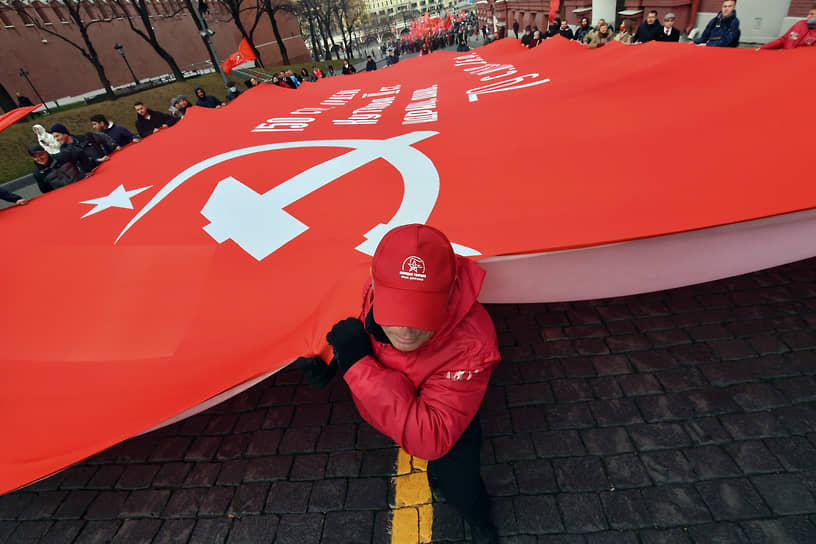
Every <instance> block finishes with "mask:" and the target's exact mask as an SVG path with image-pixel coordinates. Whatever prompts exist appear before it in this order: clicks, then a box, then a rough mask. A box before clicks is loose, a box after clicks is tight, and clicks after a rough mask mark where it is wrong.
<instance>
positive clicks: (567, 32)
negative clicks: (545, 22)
mask: <svg viewBox="0 0 816 544" xmlns="http://www.w3.org/2000/svg"><path fill="white" fill-rule="evenodd" d="M558 33H559V34H560V35H562V36H564V37H565V38H566V39H568V40H571V39H573V38H574V37H575V34H573V32H572V29H571V28H570V26H569V23H567V21H566V19H565V20H563V21H561V26H560V27H559V28H558Z"/></svg>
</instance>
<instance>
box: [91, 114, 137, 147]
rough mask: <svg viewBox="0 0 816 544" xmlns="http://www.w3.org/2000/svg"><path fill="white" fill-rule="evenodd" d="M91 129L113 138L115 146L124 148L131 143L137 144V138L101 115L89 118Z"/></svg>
mask: <svg viewBox="0 0 816 544" xmlns="http://www.w3.org/2000/svg"><path fill="white" fill-rule="evenodd" d="M91 127H92V128H93V129H94V131H95V132H103V133H105V134H107V135H108V136H110V137H111V138H113V141H114V142H116V145H117V146H119V147H125V146H126V145H128V144H129V143H131V142H138V141H139V138H138V137H137V136H135V135H134V134H133V133H132V132H130V131H129V130H128V129H126V128H125V127H123V126H122V125H117V124H115V123H114V122H113V121H108V120H107V118H106V117H105V116H104V115H102V114H101V113H97V114H96V115H93V116H91Z"/></svg>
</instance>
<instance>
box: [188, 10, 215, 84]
mask: <svg viewBox="0 0 816 544" xmlns="http://www.w3.org/2000/svg"><path fill="white" fill-rule="evenodd" d="M193 1H196V0H193ZM184 5H185V7H186V8H187V11H189V12H190V14H194V13H195V11H193V9H194V8H193V4H192V2H191V0H184ZM192 19H193V22H194V23H195V25H196V28H197V29H198V31H199V32H201V31H202V30H207V25H206V24H204V25H203V26H202V25H201V24H199V22H198V17H196V16H195V15H193V17H192ZM201 21H202V22H203V21H204V16H203V15H202V16H201ZM199 37H200V38H201V35H200V34H199ZM201 41H202V42H204V38H201ZM203 45H204V49H206V50H207V56H208V57H210V62H212V65H213V69H214V70H215V71H216V72H218V69H219V66H218V59H217V58H215V57H214V56H213V54H212V51H210V48H209V47H207V44H206V43H203Z"/></svg>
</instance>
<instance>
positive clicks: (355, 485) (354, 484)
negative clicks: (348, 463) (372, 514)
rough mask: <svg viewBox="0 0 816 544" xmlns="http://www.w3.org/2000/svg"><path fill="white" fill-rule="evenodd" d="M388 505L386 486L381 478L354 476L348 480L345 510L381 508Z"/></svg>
mask: <svg viewBox="0 0 816 544" xmlns="http://www.w3.org/2000/svg"><path fill="white" fill-rule="evenodd" d="M387 506H388V486H387V484H386V480H384V479H382V478H355V479H352V480H349V482H348V493H347V495H346V510H381V509H384V508H386V507H387Z"/></svg>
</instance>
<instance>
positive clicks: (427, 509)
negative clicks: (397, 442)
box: [391, 448, 433, 544]
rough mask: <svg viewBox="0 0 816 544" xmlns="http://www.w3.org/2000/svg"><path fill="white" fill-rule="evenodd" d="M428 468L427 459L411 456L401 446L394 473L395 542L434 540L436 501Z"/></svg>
mask: <svg viewBox="0 0 816 544" xmlns="http://www.w3.org/2000/svg"><path fill="white" fill-rule="evenodd" d="M427 468H428V462H427V461H424V460H422V459H417V458H416V457H411V456H410V455H408V454H407V453H405V451H404V450H403V449H402V448H400V450H399V454H398V455H397V474H396V476H395V477H394V481H395V483H396V490H395V492H394V512H393V516H392V518H391V544H427V543H429V542H430V541H431V528H432V526H433V504H432V503H431V502H432V501H431V488H430V487H428V478H427V477H426V476H425V471H426V470H427Z"/></svg>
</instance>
